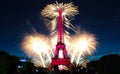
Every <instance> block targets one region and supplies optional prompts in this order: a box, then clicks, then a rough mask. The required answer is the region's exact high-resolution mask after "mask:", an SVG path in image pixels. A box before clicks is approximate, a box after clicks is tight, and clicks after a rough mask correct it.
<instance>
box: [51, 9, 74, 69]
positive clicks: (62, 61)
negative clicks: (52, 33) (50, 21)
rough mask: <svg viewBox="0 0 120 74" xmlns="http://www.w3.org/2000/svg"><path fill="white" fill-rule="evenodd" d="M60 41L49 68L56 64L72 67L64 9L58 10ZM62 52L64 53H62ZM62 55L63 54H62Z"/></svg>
mask: <svg viewBox="0 0 120 74" xmlns="http://www.w3.org/2000/svg"><path fill="white" fill-rule="evenodd" d="M58 13H59V17H58V23H57V24H58V39H57V40H58V41H57V45H56V50H55V52H54V55H55V57H54V58H52V62H51V63H50V65H49V69H50V70H52V68H54V67H55V66H57V67H58V68H59V66H61V68H62V66H63V65H64V66H66V67H68V68H71V67H72V64H71V62H70V58H69V57H68V54H67V50H66V45H65V43H64V33H63V20H62V9H59V10H58ZM60 52H62V53H60ZM60 55H61V56H60Z"/></svg>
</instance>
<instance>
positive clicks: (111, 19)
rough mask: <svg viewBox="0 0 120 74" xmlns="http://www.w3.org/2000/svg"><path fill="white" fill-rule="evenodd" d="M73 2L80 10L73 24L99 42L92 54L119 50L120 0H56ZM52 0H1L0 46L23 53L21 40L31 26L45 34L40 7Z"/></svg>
mask: <svg viewBox="0 0 120 74" xmlns="http://www.w3.org/2000/svg"><path fill="white" fill-rule="evenodd" d="M58 1H59V2H65V3H68V2H71V1H72V2H73V3H74V4H75V6H78V7H79V12H80V14H79V15H77V16H75V19H74V20H73V21H72V24H73V25H75V26H76V25H79V26H80V27H81V29H83V30H86V31H88V32H90V33H93V34H95V35H96V37H97V40H98V41H99V45H98V47H97V49H96V51H95V53H94V55H93V56H94V57H99V56H101V55H105V54H111V53H117V54H120V4H119V0H58ZM53 2H55V0H3V1H1V2H0V50H4V51H7V52H8V53H10V54H11V55H17V56H24V55H25V53H23V51H22V49H21V46H20V44H21V41H22V39H23V37H24V35H25V34H27V33H32V31H33V28H34V29H36V30H37V31H38V32H39V33H45V34H48V31H47V30H46V27H45V26H44V22H43V19H42V16H41V15H40V12H41V10H42V9H43V8H44V7H45V6H46V5H47V4H50V3H53Z"/></svg>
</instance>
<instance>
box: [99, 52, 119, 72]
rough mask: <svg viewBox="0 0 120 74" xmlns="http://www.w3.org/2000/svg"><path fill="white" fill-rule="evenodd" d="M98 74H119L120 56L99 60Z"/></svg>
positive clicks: (109, 56)
mask: <svg viewBox="0 0 120 74" xmlns="http://www.w3.org/2000/svg"><path fill="white" fill-rule="evenodd" d="M100 74H120V56H119V55H116V54H111V55H107V56H103V57H102V58H101V59H100Z"/></svg>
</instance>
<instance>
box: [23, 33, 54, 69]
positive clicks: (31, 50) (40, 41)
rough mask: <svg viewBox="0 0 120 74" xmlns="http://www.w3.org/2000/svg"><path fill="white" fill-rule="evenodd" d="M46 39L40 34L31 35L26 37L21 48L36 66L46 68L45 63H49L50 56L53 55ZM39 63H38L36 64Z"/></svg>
mask: <svg viewBox="0 0 120 74" xmlns="http://www.w3.org/2000/svg"><path fill="white" fill-rule="evenodd" d="M48 40H49V39H48V37H47V36H45V35H42V34H33V35H26V36H25V38H24V40H23V42H22V47H23V49H24V51H25V52H26V53H27V54H28V55H29V57H31V56H32V58H34V59H32V61H33V62H34V64H35V65H36V66H38V65H39V66H43V67H46V66H47V64H46V62H48V63H49V62H51V56H52V55H53V51H52V50H51V48H50V46H49V45H50V43H49V41H48ZM38 62H39V63H38Z"/></svg>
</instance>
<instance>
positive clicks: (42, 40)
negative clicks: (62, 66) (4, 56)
mask: <svg viewBox="0 0 120 74" xmlns="http://www.w3.org/2000/svg"><path fill="white" fill-rule="evenodd" d="M59 9H62V11H63V12H62V15H63V24H64V25H65V26H66V27H67V28H70V29H72V30H73V31H75V32H76V33H77V32H79V31H80V30H79V31H76V30H75V27H74V26H73V25H72V24H71V23H70V21H71V20H69V19H70V18H73V17H74V16H75V15H76V14H78V10H77V7H76V6H74V5H73V3H67V4H63V3H60V4H58V2H56V3H54V4H49V5H47V6H46V7H45V8H44V9H43V10H42V12H41V14H42V15H43V16H44V17H47V18H50V20H48V24H47V26H48V27H49V25H51V27H50V32H52V33H51V34H50V37H48V36H45V35H42V34H38V33H35V34H31V35H26V36H25V38H24V39H23V42H22V47H23V49H24V51H25V53H27V54H28V55H29V56H32V57H33V58H32V62H33V63H34V64H35V65H36V66H42V67H48V65H49V64H50V62H51V58H52V57H54V51H55V48H56V43H57V31H56V27H57V23H56V22H57V19H58V16H59V14H58V10H59ZM65 32H66V34H64V41H65V44H66V49H67V51H68V55H69V56H70V58H71V62H72V63H73V62H74V61H75V63H76V64H78V63H79V61H80V60H81V57H82V56H85V55H88V54H89V55H91V54H92V52H93V51H94V50H95V49H96V45H97V40H96V38H95V36H94V35H93V34H90V33H87V32H83V33H77V34H75V35H73V36H70V33H69V32H67V31H65Z"/></svg>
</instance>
